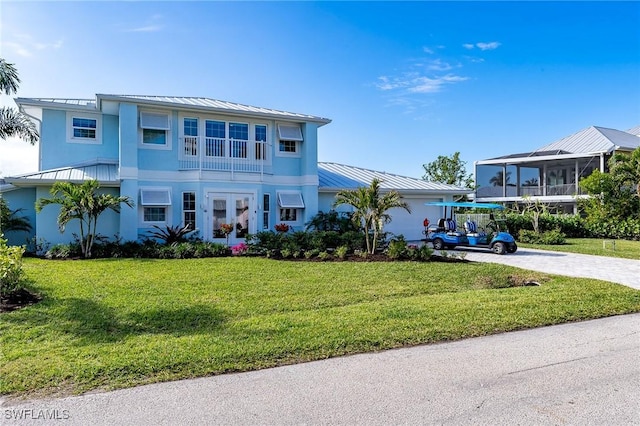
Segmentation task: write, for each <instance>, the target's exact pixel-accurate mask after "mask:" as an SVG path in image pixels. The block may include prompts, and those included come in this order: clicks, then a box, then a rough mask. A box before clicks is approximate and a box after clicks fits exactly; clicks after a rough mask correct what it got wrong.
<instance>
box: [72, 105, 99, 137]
mask: <svg viewBox="0 0 640 426" xmlns="http://www.w3.org/2000/svg"><path fill="white" fill-rule="evenodd" d="M67 123H68V130H67V142H72V143H91V144H96V143H100V133H101V131H100V125H101V122H100V116H99V115H98V114H91V113H89V114H85V113H73V112H68V113H67Z"/></svg>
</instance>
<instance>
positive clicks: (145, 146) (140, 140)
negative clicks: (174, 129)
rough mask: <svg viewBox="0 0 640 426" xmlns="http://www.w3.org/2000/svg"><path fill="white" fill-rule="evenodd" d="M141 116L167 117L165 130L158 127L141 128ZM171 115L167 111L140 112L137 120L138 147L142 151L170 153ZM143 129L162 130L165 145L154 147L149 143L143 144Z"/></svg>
mask: <svg viewBox="0 0 640 426" xmlns="http://www.w3.org/2000/svg"><path fill="white" fill-rule="evenodd" d="M143 114H153V115H164V116H166V117H167V128H166V129H162V128H159V127H152V126H145V127H142V118H141V117H142V115H143ZM171 120H172V118H171V113H170V112H168V111H154V110H146V109H145V110H140V112H139V119H138V147H140V148H142V149H155V150H160V151H170V150H171V149H172V139H171ZM144 129H151V130H164V131H165V133H166V140H167V143H166V144H164V145H154V144H150V143H144Z"/></svg>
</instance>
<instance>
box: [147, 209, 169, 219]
mask: <svg viewBox="0 0 640 426" xmlns="http://www.w3.org/2000/svg"><path fill="white" fill-rule="evenodd" d="M143 210H144V221H145V222H166V221H167V208H166V207H144V208H143Z"/></svg>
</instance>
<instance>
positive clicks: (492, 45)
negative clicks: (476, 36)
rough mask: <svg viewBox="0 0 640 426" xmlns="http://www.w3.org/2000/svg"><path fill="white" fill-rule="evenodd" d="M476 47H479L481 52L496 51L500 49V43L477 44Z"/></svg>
mask: <svg viewBox="0 0 640 426" xmlns="http://www.w3.org/2000/svg"><path fill="white" fill-rule="evenodd" d="M476 46H478V49H480V50H494V49H497V48H498V47H500V43H498V42H497V41H492V42H491V43H476Z"/></svg>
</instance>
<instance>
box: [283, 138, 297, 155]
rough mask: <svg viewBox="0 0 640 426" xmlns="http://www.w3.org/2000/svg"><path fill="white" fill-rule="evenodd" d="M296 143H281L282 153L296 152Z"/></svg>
mask: <svg viewBox="0 0 640 426" xmlns="http://www.w3.org/2000/svg"><path fill="white" fill-rule="evenodd" d="M296 144H297V142H296V141H282V140H281V141H280V152H293V153H295V152H296Z"/></svg>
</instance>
